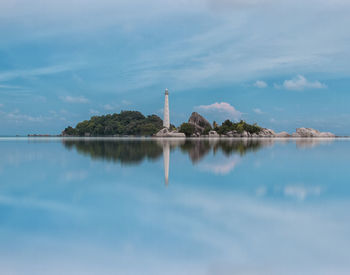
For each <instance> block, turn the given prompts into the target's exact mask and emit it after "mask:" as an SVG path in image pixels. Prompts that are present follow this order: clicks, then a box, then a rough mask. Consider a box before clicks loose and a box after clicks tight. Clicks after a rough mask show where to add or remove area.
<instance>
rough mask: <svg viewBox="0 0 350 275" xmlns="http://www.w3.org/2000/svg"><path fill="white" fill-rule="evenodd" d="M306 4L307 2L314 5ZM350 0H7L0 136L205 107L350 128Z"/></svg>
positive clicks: (287, 124) (253, 118)
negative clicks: (132, 113)
mask: <svg viewBox="0 0 350 275" xmlns="http://www.w3.org/2000/svg"><path fill="white" fill-rule="evenodd" d="M306 2H307V3H306ZM349 12H350V3H349V1H345V0H317V1H316V0H310V1H299V0H296V1H295V0H294V1H290V0H286V1H277V0H260V1H259V0H244V1H243V0H215V1H214V0H204V1H203V0H201V1H199V0H187V1H181V0H177V1H170V0H165V1H164V0H163V1H158V0H150V1H147V3H146V2H145V1H111V0H100V1H92V0H88V1H86V0H85V1H83V0H69V1H68V0H61V1H54V0H53V1H43V0H11V1H10V0H3V1H1V3H0V35H1V39H0V135H15V134H21V135H25V134H27V133H51V134H56V133H59V132H60V131H61V130H62V129H63V128H65V127H66V126H67V125H73V126H75V124H76V123H77V122H79V121H81V120H84V119H88V118H89V117H90V116H92V115H96V114H106V113H113V112H120V111H121V110H140V111H141V112H143V113H144V114H152V113H155V114H158V115H160V116H161V115H162V107H163V93H164V89H165V88H168V89H169V91H170V109H171V112H170V116H171V117H170V119H171V122H172V123H174V124H175V125H179V123H181V122H183V121H185V120H187V119H188V117H189V115H190V114H191V112H192V111H199V112H200V113H201V114H203V115H204V116H205V117H207V118H208V119H209V120H210V121H213V120H216V121H222V120H223V119H225V118H229V119H232V120H237V119H244V120H246V121H248V122H252V123H253V122H257V123H258V124H260V125H262V126H264V127H268V128H272V129H274V130H276V131H289V132H291V131H294V129H295V128H296V127H302V126H305V127H313V128H317V129H320V130H323V131H325V130H326V131H332V132H334V133H336V134H339V135H346V134H348V135H350V110H349V108H348V102H350V93H349V87H350V64H349V62H348V61H349V60H350V49H349V45H350V35H349V32H348V30H347V28H348V26H349V24H350V17H349V16H348V14H349Z"/></svg>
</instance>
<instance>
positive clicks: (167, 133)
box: [155, 128, 185, 138]
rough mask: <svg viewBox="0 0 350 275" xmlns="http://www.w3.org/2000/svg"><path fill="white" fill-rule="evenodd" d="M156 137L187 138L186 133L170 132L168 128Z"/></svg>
mask: <svg viewBox="0 0 350 275" xmlns="http://www.w3.org/2000/svg"><path fill="white" fill-rule="evenodd" d="M155 136H156V137H181V138H182V137H185V134H184V133H179V132H177V131H169V130H168V128H163V129H162V130H160V131H159V132H158V133H157V134H155Z"/></svg>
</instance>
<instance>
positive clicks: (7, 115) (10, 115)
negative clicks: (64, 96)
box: [0, 110, 51, 123]
mask: <svg viewBox="0 0 350 275" xmlns="http://www.w3.org/2000/svg"><path fill="white" fill-rule="evenodd" d="M0 116H2V117H3V118H4V119H6V120H8V121H13V122H15V123H24V122H43V121H46V120H48V119H51V117H45V116H42V115H40V116H32V115H28V114H22V113H21V112H20V111H19V110H14V111H12V112H3V111H0Z"/></svg>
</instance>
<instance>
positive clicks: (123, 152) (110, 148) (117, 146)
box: [63, 140, 163, 164]
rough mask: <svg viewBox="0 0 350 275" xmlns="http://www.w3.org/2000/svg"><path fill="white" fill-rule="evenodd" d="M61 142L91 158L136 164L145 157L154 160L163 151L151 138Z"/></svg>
mask: <svg viewBox="0 0 350 275" xmlns="http://www.w3.org/2000/svg"><path fill="white" fill-rule="evenodd" d="M63 144H64V145H65V146H66V148H68V149H71V148H75V149H76V150H77V151H78V152H79V153H81V154H84V155H88V156H91V158H93V159H105V160H109V161H114V162H120V163H122V164H137V163H140V162H142V161H143V160H144V159H145V158H147V159H151V160H154V159H157V158H159V157H160V156H161V155H162V153H163V149H162V146H160V145H159V144H157V143H156V142H155V141H153V140H147V141H142V140H63Z"/></svg>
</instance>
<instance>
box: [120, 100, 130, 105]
mask: <svg viewBox="0 0 350 275" xmlns="http://www.w3.org/2000/svg"><path fill="white" fill-rule="evenodd" d="M122 104H123V105H130V104H131V102H130V101H128V100H125V99H124V100H122Z"/></svg>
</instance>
